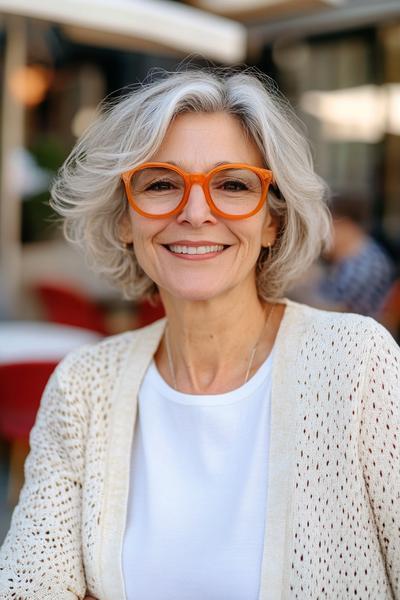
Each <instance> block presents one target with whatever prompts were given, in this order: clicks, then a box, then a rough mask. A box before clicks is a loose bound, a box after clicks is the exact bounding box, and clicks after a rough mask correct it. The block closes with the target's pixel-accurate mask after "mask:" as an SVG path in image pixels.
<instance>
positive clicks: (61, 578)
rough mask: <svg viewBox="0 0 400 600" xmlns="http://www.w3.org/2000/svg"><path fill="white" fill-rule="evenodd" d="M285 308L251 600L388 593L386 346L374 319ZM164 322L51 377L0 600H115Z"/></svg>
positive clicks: (334, 599) (393, 423)
mask: <svg viewBox="0 0 400 600" xmlns="http://www.w3.org/2000/svg"><path fill="white" fill-rule="evenodd" d="M283 302H285V303H286V305H287V306H286V310H285V314H284V317H283V320H282V323H281V326H280V329H279V332H278V336H277V339H276V343H275V352H276V353H275V359H274V367H273V384H272V386H273V387H272V400H271V401H272V428H271V446H270V468H269V483H268V490H269V492H268V501H267V507H266V528H265V542H264V555H263V562H262V574H261V589H260V595H259V600H286V599H295V598H298V599H299V600H317V599H318V600H319V599H322V598H327V599H329V600H345V599H348V598H355V599H356V598H360V599H363V600H364V599H367V598H368V599H371V600H388V599H389V598H390V599H392V598H396V599H400V448H399V445H400V393H399V362H400V359H399V349H398V347H397V345H396V344H395V342H394V340H393V339H392V338H391V337H390V335H389V334H388V333H387V332H386V330H384V329H383V328H382V327H381V326H380V325H378V324H377V323H376V322H375V321H373V320H372V319H368V318H365V317H360V316H357V315H350V314H338V313H330V312H324V311H319V310H316V309H312V308H310V307H307V306H303V305H300V304H296V303H294V302H290V301H288V300H283ZM164 327H165V320H161V321H158V322H156V323H155V324H153V325H151V326H149V327H147V328H145V329H142V330H139V331H133V332H128V333H124V334H121V335H118V336H114V337H110V338H108V339H105V340H104V341H101V342H100V343H98V344H96V345H94V346H86V347H84V348H82V349H80V350H78V351H77V352H73V353H72V354H70V355H69V356H68V357H67V358H66V359H65V360H64V361H63V362H62V363H61V364H60V366H59V367H58V368H57V370H56V373H55V375H54V376H53V377H52V378H51V380H50V382H49V384H48V386H47V389H46V392H45V394H44V396H43V399H42V404H41V408H40V410H39V413H38V417H37V420H36V424H35V427H34V428H33V430H32V433H31V453H30V455H29V457H28V459H27V461H26V482H25V485H24V488H23V491H22V493H21V496H20V500H19V504H18V506H17V507H16V509H15V511H14V514H13V518H12V523H11V528H10V531H9V533H8V535H7V537H6V540H5V542H4V544H3V547H2V549H1V552H0V598H1V599H2V600H3V599H7V600H8V599H15V600H46V599H51V600H67V599H68V600H72V599H77V598H83V597H84V595H85V592H86V589H87V590H88V591H89V592H90V594H91V595H93V596H95V597H96V598H98V599H99V600H123V599H125V598H126V596H125V593H124V584H123V575H122V567H121V550H122V540H123V536H124V526H125V518H126V510H127V499H128V489H129V463H130V453H131V447H132V438H133V433H134V425H135V415H136V401H137V394H138V389H139V386H140V383H141V381H142V378H143V374H144V373H145V370H146V368H147V366H148V364H149V362H150V360H151V358H152V356H153V354H154V352H155V350H156V348H157V346H158V344H159V340H160V338H161V336H162V333H163V330H164ZM154 576H157V573H154ZM131 600H133V599H131ZM137 600H140V598H139V599H137ZM157 600H162V599H161V598H160V599H157ZM205 600H207V599H205Z"/></svg>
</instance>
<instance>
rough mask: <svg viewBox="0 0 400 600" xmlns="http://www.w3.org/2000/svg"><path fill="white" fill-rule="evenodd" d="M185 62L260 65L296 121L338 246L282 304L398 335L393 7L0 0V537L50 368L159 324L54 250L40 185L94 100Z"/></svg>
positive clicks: (359, 0) (271, 0)
mask: <svg viewBox="0 0 400 600" xmlns="http://www.w3.org/2000/svg"><path fill="white" fill-rule="evenodd" d="M188 57H190V60H191V62H192V63H194V64H197V65H202V64H205V63H206V62H210V61H211V62H212V63H213V64H215V65H234V64H241V63H246V64H248V65H254V66H256V67H258V68H259V69H260V70H261V71H263V72H264V73H266V74H268V75H269V76H270V77H272V78H273V79H274V80H275V81H276V82H277V84H278V86H279V88H280V89H281V91H282V92H283V93H284V94H285V95H286V96H287V97H288V98H289V99H290V101H291V103H292V105H293V106H294V108H295V110H296V112H297V114H298V115H299V116H300V118H301V119H302V120H303V121H304V122H305V123H306V126H307V135H308V137H309V139H310V141H311V144H312V149H313V155H314V160H315V164H316V169H317V172H318V173H319V174H320V175H321V176H322V177H324V178H325V179H326V180H327V182H328V183H329V185H330V187H331V190H332V210H333V214H334V243H333V246H332V249H331V250H330V251H329V252H327V253H325V254H324V256H322V257H321V259H320V261H319V262H318V263H317V264H316V265H315V267H313V269H311V270H310V272H309V273H308V274H307V275H306V276H305V277H304V278H302V280H301V281H299V282H298V283H297V284H296V285H295V286H294V287H293V289H292V290H290V291H289V294H288V295H289V296H291V297H292V298H294V299H297V300H299V301H304V302H308V303H310V304H314V305H315V306H320V307H326V308H331V309H333V310H350V311H352V312H359V313H362V314H367V315H371V316H373V317H374V318H376V319H378V320H379V321H381V322H382V323H383V324H384V325H385V326H386V327H387V328H388V329H389V330H390V331H391V332H392V334H393V335H394V336H395V337H396V338H397V339H399V334H400V283H399V264H400V164H399V161H400V2H399V0H380V2H376V1H375V0H190V1H186V2H185V1H178V0H176V1H174V0H79V1H78V0H59V1H58V2H52V1H51V0H12V1H7V0H0V78H1V84H2V85H1V87H0V93H1V100H0V111H1V117H0V146H1V150H0V164H1V169H0V543H1V541H2V539H3V537H4V535H5V532H6V530H7V528H8V524H9V518H10V514H11V510H12V508H13V506H14V505H15V502H16V501H17V498H18V494H19V490H20V487H21V483H22V481H23V468H22V467H23V462H24V459H25V456H26V453H27V451H28V449H29V444H28V435H29V431H30V428H31V427H32V424H33V421H34V418H35V414H36V411H37V407H38V404H39V401H40V396H41V393H42V390H43V387H44V385H45V383H46V381H47V378H48V377H49V374H50V373H51V371H52V370H53V369H54V367H55V365H56V364H57V362H58V361H59V360H60V359H61V358H62V357H63V356H64V355H65V354H66V353H67V352H69V351H70V350H72V349H73V348H74V347H76V346H79V345H82V344H84V343H92V342H94V341H96V340H98V339H100V338H101V337H102V336H104V335H110V334H113V333H118V332H120V331H124V330H125V329H128V328H133V327H137V326H141V325H143V324H146V323H148V322H150V321H151V320H153V319H154V318H158V316H160V314H162V309H161V308H160V307H159V306H155V307H153V306H150V305H148V304H146V303H141V304H138V305H134V304H132V303H128V302H124V301H122V300H121V299H120V297H119V294H118V293H117V292H116V291H114V290H113V289H112V288H111V287H110V286H109V285H108V284H106V283H105V282H104V281H103V280H101V279H99V278H97V277H96V276H95V275H94V274H93V273H91V271H90V270H89V269H88V268H87V266H86V265H85V263H84V260H83V259H82V256H81V255H80V254H79V251H78V250H76V249H74V248H72V247H70V246H68V245H67V244H66V243H65V242H64V241H63V238H62V235H61V231H60V227H59V225H58V224H57V223H56V220H55V215H54V214H53V213H52V211H51V209H50V207H49V205H48V188H49V184H50V182H51V180H52V178H53V176H54V174H55V173H56V171H57V169H58V168H59V167H60V166H61V164H62V162H63V161H64V159H65V158H66V156H67V155H68V153H69V151H70V150H71V148H72V146H73V145H74V143H75V141H76V139H77V138H78V136H79V135H80V134H81V133H82V132H83V131H84V130H85V128H86V127H87V126H88V125H89V124H90V123H91V121H92V119H93V118H94V115H95V113H96V107H97V105H98V103H99V102H100V100H102V99H103V98H104V97H105V96H106V95H108V96H109V97H117V96H118V94H120V93H121V91H122V88H123V87H124V86H126V85H129V84H132V83H136V82H138V81H141V80H143V79H144V78H145V77H146V75H147V74H148V72H149V71H150V70H151V69H153V68H155V67H162V68H165V69H172V70H173V69H174V68H176V67H177V66H178V65H179V64H180V63H181V62H182V60H186V59H187V58H188Z"/></svg>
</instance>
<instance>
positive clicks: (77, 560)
mask: <svg viewBox="0 0 400 600" xmlns="http://www.w3.org/2000/svg"><path fill="white" fill-rule="evenodd" d="M72 370H73V369H72ZM62 372H63V364H61V365H59V366H58V368H57V369H56V371H55V373H54V374H53V375H52V377H51V378H50V381H49V383H48V384H47V387H46V389H45V392H44V394H43V397H42V401H41V405H40V408H39V411H38V414H37V418H36V422H35V425H34V427H33V429H32V431H31V435H30V453H29V455H28V457H27V459H26V462H25V483H24V486H23V488H22V490H21V494H20V497H19V502H18V504H17V506H16V508H15V510H14V512H13V515H12V519H11V526H10V529H9V531H8V534H7V536H6V538H5V541H4V543H3V546H2V548H1V550H0V599H1V600H6V599H7V600H11V599H14V600H28V599H29V600H50V599H51V600H55V599H57V600H76V599H82V598H84V596H85V590H86V585H85V576H84V570H83V559H82V549H81V490H82V478H83V472H84V447H85V444H84V442H85V437H86V429H87V415H86V408H85V406H84V405H83V403H82V401H81V399H80V398H79V394H76V393H75V394H74V393H72V392H68V387H69V386H68V377H70V376H71V371H70V372H69V375H68V377H67V378H65V377H64V378H63V377H62ZM75 377H76V375H75ZM63 379H64V381H63V382H62V380H63Z"/></svg>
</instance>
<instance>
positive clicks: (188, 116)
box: [153, 112, 264, 167]
mask: <svg viewBox="0 0 400 600" xmlns="http://www.w3.org/2000/svg"><path fill="white" fill-rule="evenodd" d="M153 159H154V160H159V161H173V162H176V163H177V164H181V165H182V166H185V164H188V163H190V165H189V164H188V166H191V165H192V163H193V162H195V163H196V164H197V165H199V166H200V165H201V166H202V167H206V166H207V165H210V164H215V163H217V162H219V161H221V160H222V161H228V162H243V163H247V164H252V165H255V166H260V167H261V166H263V162H264V161H263V159H262V156H261V153H260V151H259V150H258V147H257V146H256V144H255V142H254V140H252V139H251V137H250V136H249V135H248V134H247V133H246V132H245V130H244V129H243V126H242V124H241V122H240V121H239V119H238V118H237V117H235V116H232V115H230V114H228V113H222V112H219V113H184V114H181V115H178V116H177V117H176V118H175V119H174V121H173V122H172V123H171V125H170V126H169V128H168V131H167V134H166V135H165V137H164V140H163V142H162V144H161V146H160V147H159V149H158V151H157V152H156V153H155V155H154V156H153Z"/></svg>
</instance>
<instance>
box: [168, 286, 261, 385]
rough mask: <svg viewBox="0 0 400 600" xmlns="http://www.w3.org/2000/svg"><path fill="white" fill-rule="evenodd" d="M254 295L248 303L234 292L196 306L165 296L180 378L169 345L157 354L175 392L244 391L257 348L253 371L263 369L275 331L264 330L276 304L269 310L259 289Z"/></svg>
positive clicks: (197, 303) (171, 343) (246, 299)
mask: <svg viewBox="0 0 400 600" xmlns="http://www.w3.org/2000/svg"><path fill="white" fill-rule="evenodd" d="M253 292H254V293H251V294H250V295H247V297H246V298H245V299H244V298H243V297H239V295H238V297H236V295H237V294H236V293H235V291H233V292H230V293H229V294H227V295H226V296H225V297H218V298H214V299H212V300H208V301H195V302H193V301H187V300H182V299H176V298H172V297H170V296H169V295H168V294H166V293H163V292H161V296H162V299H163V302H164V306H165V310H166V314H167V319H168V331H169V345H170V351H171V352H170V354H171V359H172V370H173V371H174V372H173V373H171V364H169V363H168V355H167V348H166V344H165V343H163V344H162V346H161V347H160V349H159V351H158V353H157V354H156V362H157V366H158V368H159V370H160V372H161V373H162V375H163V376H164V378H165V379H166V380H167V381H168V382H169V383H170V384H171V385H172V386H175V385H176V386H177V387H178V389H179V390H181V391H185V392H188V393H194V394H196V393H221V392H223V391H228V390H229V389H235V388H236V387H239V386H240V385H242V384H243V382H244V379H245V376H246V372H247V369H248V366H249V361H250V359H251V353H252V350H253V348H254V346H255V345H256V344H257V342H259V343H258V344H257V350H256V352H255V353H254V357H253V361H252V362H253V365H252V366H253V369H252V371H254V369H256V368H258V366H259V364H260V362H262V360H263V359H265V356H266V353H267V351H268V349H269V350H270V348H269V345H268V343H269V342H271V338H272V335H271V331H270V327H269V326H268V327H267V328H265V331H263V326H264V324H265V318H266V315H267V316H268V314H269V311H270V310H271V308H272V304H271V305H269V306H266V305H265V304H264V303H262V302H261V301H260V299H259V298H258V296H257V293H256V289H255V288H254V291H253ZM271 327H272V322H271ZM260 334H262V335H261V338H260ZM272 343H273V339H272ZM272 343H271V344H270V345H271V347H272ZM252 371H250V373H249V376H251V375H252ZM174 379H175V380H176V381H174Z"/></svg>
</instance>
